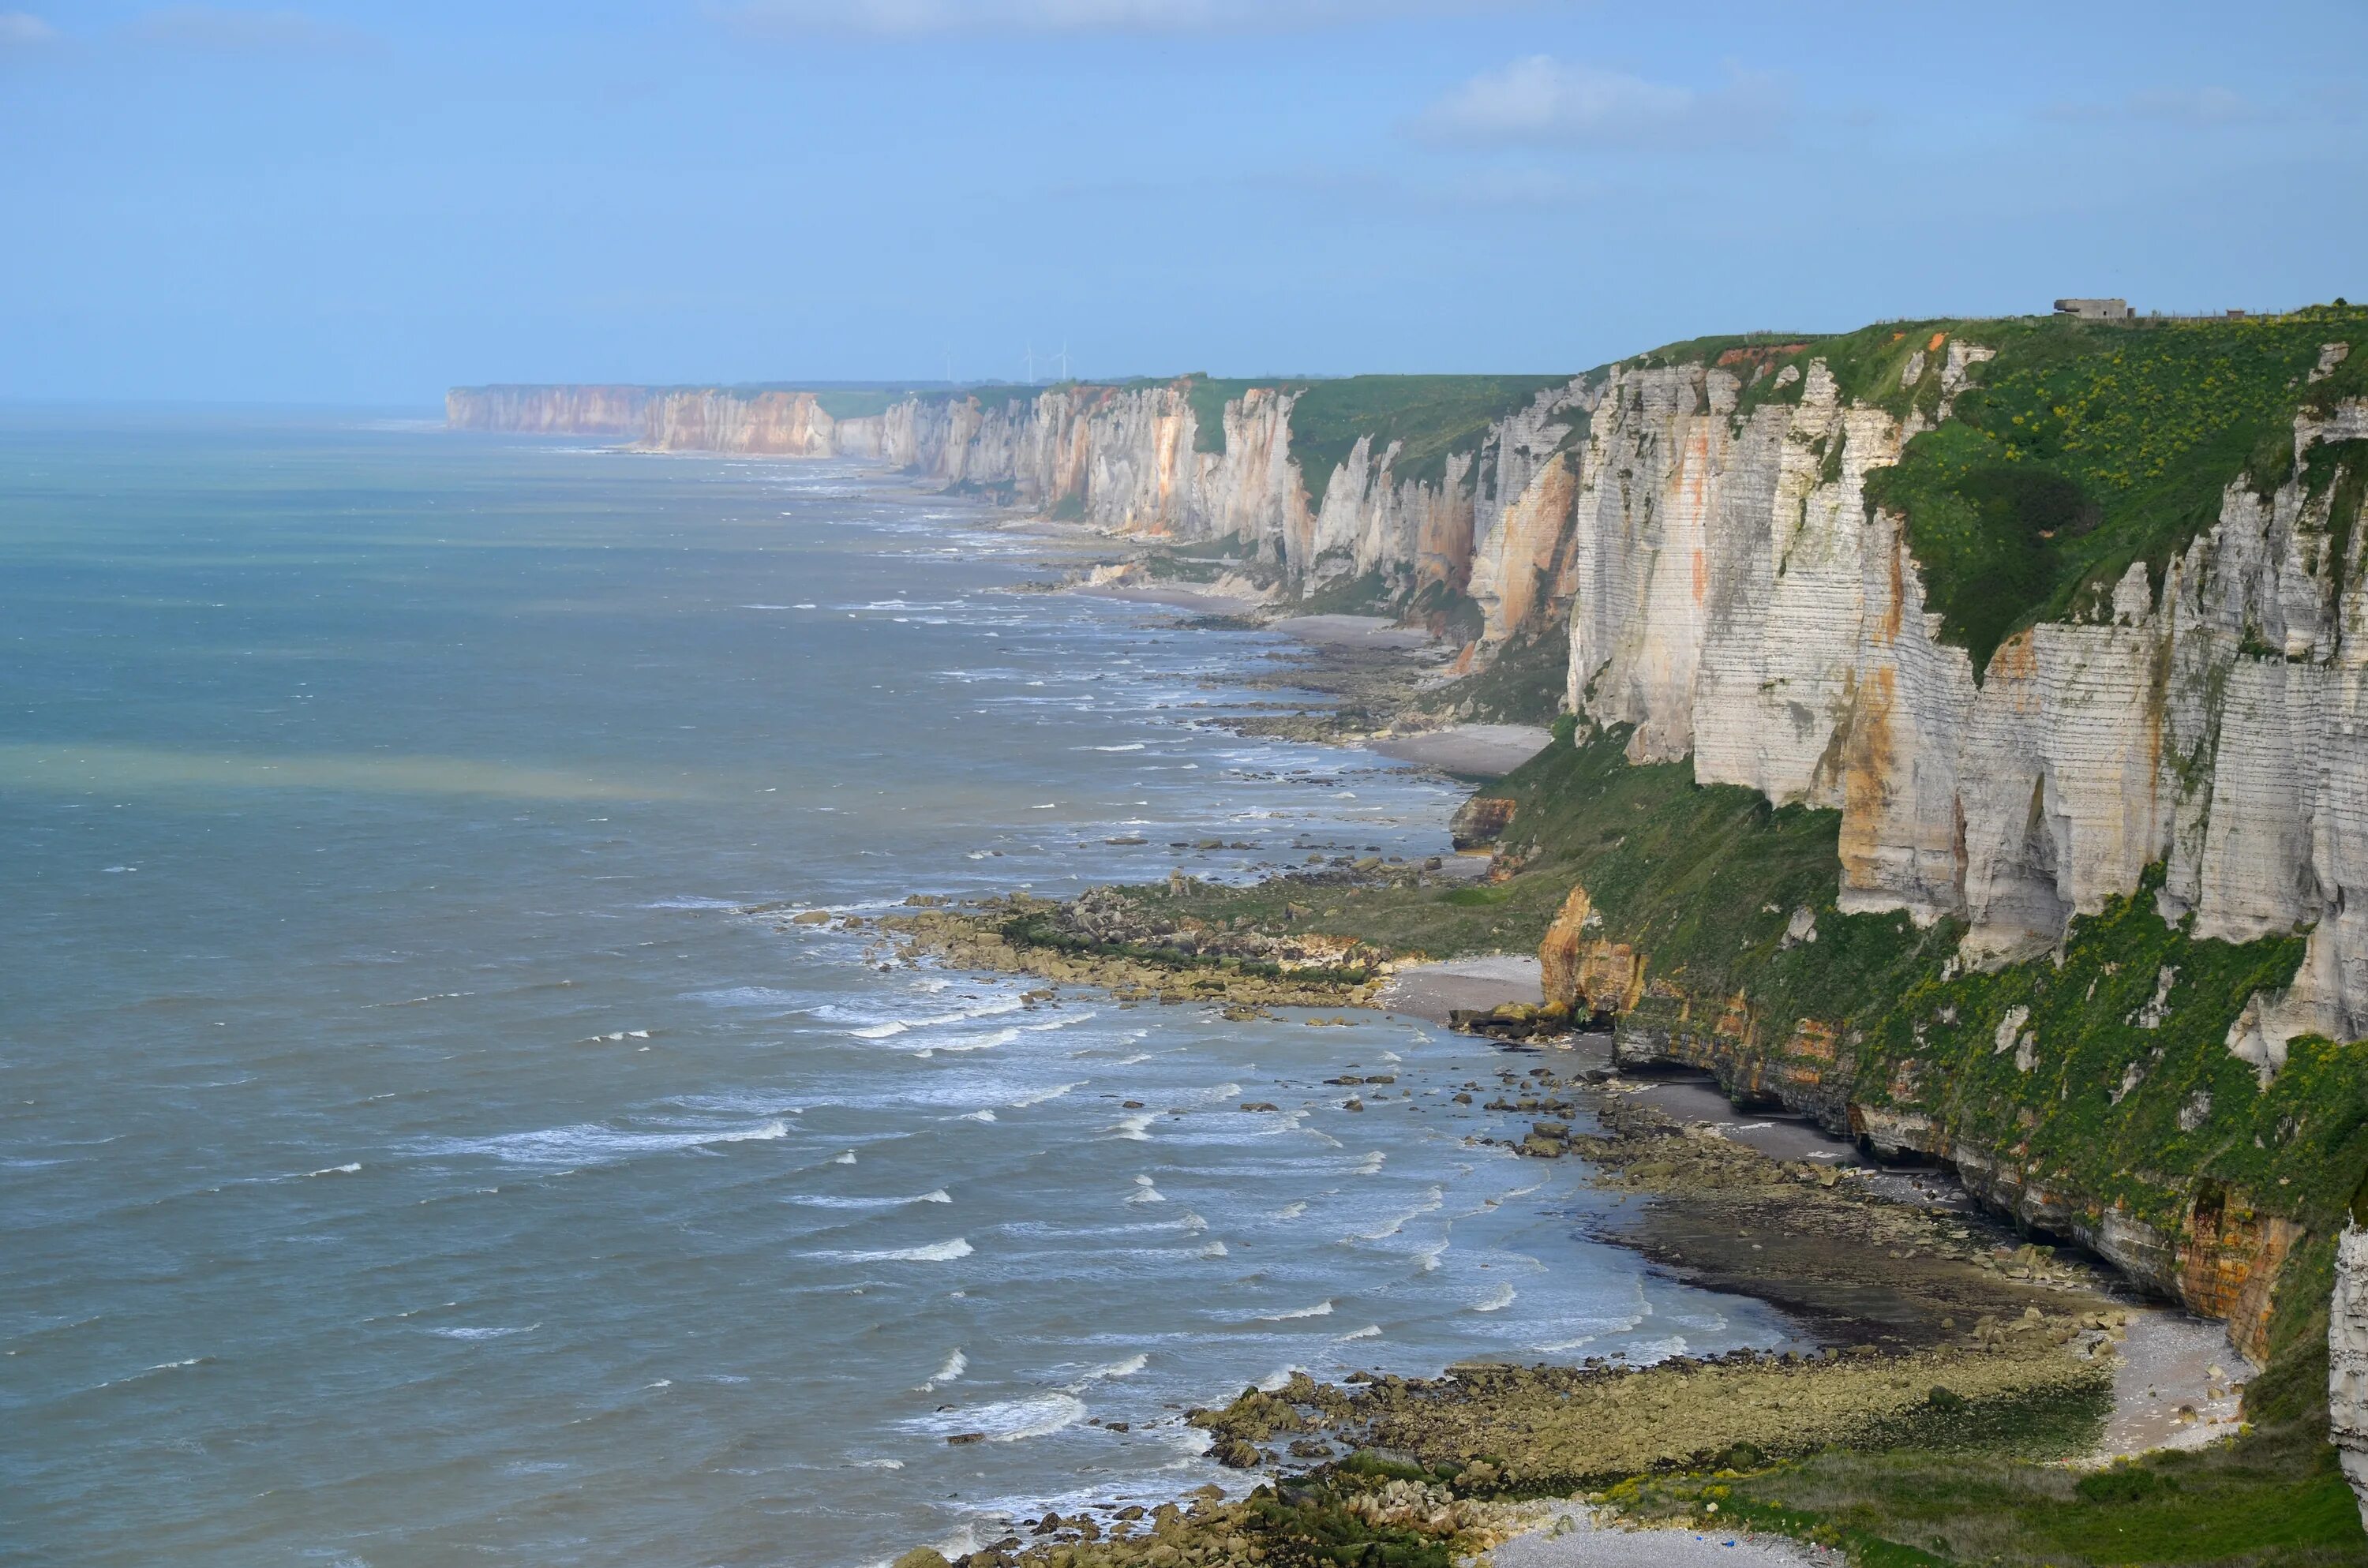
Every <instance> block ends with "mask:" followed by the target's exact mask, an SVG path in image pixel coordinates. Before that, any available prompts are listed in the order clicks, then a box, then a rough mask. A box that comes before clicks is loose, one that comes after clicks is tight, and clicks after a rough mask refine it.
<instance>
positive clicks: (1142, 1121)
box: [1110, 1111, 1151, 1143]
mask: <svg viewBox="0 0 2368 1568" xmlns="http://www.w3.org/2000/svg"><path fill="white" fill-rule="evenodd" d="M1110 1133H1111V1136H1113V1137H1117V1138H1126V1139H1131V1140H1133V1142H1137V1143H1148V1142H1151V1113H1150V1112H1149V1111H1144V1112H1143V1113H1141V1114H1140V1115H1137V1116H1127V1117H1121V1118H1120V1119H1119V1123H1118V1125H1117V1126H1116V1127H1114V1128H1112V1129H1110Z"/></svg>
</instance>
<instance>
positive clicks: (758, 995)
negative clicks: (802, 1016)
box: [683, 985, 807, 1007]
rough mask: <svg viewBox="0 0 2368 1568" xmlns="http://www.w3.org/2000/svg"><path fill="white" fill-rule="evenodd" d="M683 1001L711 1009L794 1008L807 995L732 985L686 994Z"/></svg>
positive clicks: (803, 1001) (765, 987)
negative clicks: (703, 1005)
mask: <svg viewBox="0 0 2368 1568" xmlns="http://www.w3.org/2000/svg"><path fill="white" fill-rule="evenodd" d="M683 1000H684V1001H686V1002H704V1003H706V1004H707V1005H708V1006H711V1007H796V1006H802V1005H803V1004H804V1003H805V1001H806V1000H807V994H806V993H804V992H803V991H782V990H780V989H778V988H776V987H774V986H770V985H732V986H726V987H724V988H723V990H720V991H690V992H686V993H684V994H683Z"/></svg>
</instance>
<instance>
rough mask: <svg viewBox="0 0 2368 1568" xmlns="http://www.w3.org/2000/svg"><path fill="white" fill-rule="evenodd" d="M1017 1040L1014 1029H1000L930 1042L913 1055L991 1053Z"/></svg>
mask: <svg viewBox="0 0 2368 1568" xmlns="http://www.w3.org/2000/svg"><path fill="white" fill-rule="evenodd" d="M1018 1039H1019V1030H1018V1029H1016V1028H1000V1029H996V1031H995V1032H994V1033H992V1034H969V1035H950V1036H948V1037H947V1038H945V1039H943V1040H931V1041H929V1043H928V1045H926V1046H924V1047H923V1048H922V1049H920V1050H919V1051H915V1052H914V1053H913V1054H914V1055H916V1056H925V1057H926V1056H936V1055H938V1054H939V1053H940V1052H943V1053H944V1054H946V1055H948V1056H953V1055H957V1054H959V1053H961V1052H962V1051H992V1050H994V1049H995V1048H996V1046H998V1045H1009V1044H1010V1043H1011V1042H1012V1041H1013V1040H1018Z"/></svg>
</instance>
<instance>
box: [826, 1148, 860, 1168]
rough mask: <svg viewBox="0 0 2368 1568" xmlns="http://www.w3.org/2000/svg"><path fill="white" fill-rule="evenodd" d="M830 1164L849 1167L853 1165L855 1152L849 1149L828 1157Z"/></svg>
mask: <svg viewBox="0 0 2368 1568" xmlns="http://www.w3.org/2000/svg"><path fill="white" fill-rule="evenodd" d="M830 1163H831V1164H832V1165H853V1164H855V1151H854V1150H852V1149H849V1150H848V1151H847V1153H843V1154H833V1155H832V1156H831V1157H830Z"/></svg>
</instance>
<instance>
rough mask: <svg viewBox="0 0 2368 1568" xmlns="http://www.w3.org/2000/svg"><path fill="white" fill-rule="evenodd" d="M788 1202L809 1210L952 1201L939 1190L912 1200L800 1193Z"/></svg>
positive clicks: (888, 1206)
mask: <svg viewBox="0 0 2368 1568" xmlns="http://www.w3.org/2000/svg"><path fill="white" fill-rule="evenodd" d="M789 1201H790V1202H791V1203H802V1204H803V1205H805V1206H806V1207H807V1208H809V1209H902V1208H904V1207H905V1205H906V1204H909V1203H951V1202H952V1201H953V1199H951V1198H949V1197H948V1196H947V1195H946V1193H945V1191H944V1189H943V1188H939V1190H938V1191H935V1192H924V1193H921V1194H919V1195H918V1196H916V1197H913V1198H825V1197H824V1196H823V1195H822V1194H820V1193H814V1192H801V1193H798V1194H795V1195H794V1196H792V1197H791V1199H789Z"/></svg>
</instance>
